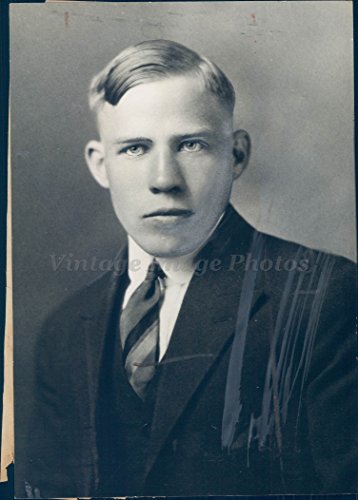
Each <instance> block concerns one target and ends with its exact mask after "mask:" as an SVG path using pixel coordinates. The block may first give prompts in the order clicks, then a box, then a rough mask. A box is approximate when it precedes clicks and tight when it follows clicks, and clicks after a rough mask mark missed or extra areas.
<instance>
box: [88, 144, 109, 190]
mask: <svg viewBox="0 0 358 500" xmlns="http://www.w3.org/2000/svg"><path fill="white" fill-rule="evenodd" d="M104 156H105V155H104V147H103V144H102V143H101V142H99V141H90V142H89V143H88V144H87V146H86V148H85V158H86V162H87V166H88V168H89V170H90V172H91V174H92V176H93V177H94V179H95V180H96V181H97V182H98V184H99V185H100V186H102V187H103V188H108V187H109V181H108V177H107V171H106V166H105V162H104Z"/></svg>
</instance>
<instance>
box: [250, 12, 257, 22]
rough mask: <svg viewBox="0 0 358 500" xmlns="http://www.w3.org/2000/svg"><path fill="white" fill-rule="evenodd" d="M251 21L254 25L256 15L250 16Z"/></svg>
mask: <svg viewBox="0 0 358 500" xmlns="http://www.w3.org/2000/svg"><path fill="white" fill-rule="evenodd" d="M251 20H252V22H253V23H256V14H251Z"/></svg>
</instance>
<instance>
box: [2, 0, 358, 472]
mask: <svg viewBox="0 0 358 500" xmlns="http://www.w3.org/2000/svg"><path fill="white" fill-rule="evenodd" d="M152 38H168V39H172V40H175V41H178V42H181V43H184V44H187V45H189V46H190V47H191V48H193V49H195V50H197V51H199V52H201V53H203V54H205V55H206V56H208V57H209V58H212V59H213V60H214V61H215V62H217V63H218V64H219V65H220V66H221V68H222V69H223V70H224V71H225V72H226V73H227V75H228V76H229V78H231V80H232V81H233V82H234V83H235V85H236V90H237V95H238V106H237V111H236V122H237V125H238V126H240V127H242V128H245V129H247V130H248V131H249V133H250V134H251V137H252V142H253V154H252V160H251V163H250V166H249V168H248V170H247V172H246V173H245V174H244V176H243V177H242V178H241V179H240V180H239V182H238V183H237V185H236V186H235V189H234V192H233V197H232V199H233V203H234V205H235V206H236V207H237V208H238V209H239V211H240V212H241V213H242V215H243V216H244V217H245V218H246V219H247V220H248V221H249V222H250V223H251V224H253V225H254V226H255V227H257V228H259V229H261V230H264V231H266V232H270V233H273V234H275V235H278V236H281V237H283V238H286V239H291V240H294V241H297V242H301V243H303V244H306V245H308V246H312V247H314V248H319V249H323V250H328V251H330V252H333V253H336V254H341V255H344V256H346V257H349V258H354V249H355V239H354V228H355V223H354V212H355V205H354V200H355V196H354V167H353V83H352V82H353V68H352V64H353V63H352V6H351V3H350V2H334V1H332V2H325V1H322V2H277V3H276V2H195V3H190V2H186V3H180V2H170V3H169V2H168V3H164V2H161V3H152V4H149V3H118V4H115V3H107V4H93V3H92V4H89V3H86V2H78V3H77V2H62V3H48V4H42V5H41V4H13V5H11V98H12V101H11V141H12V161H11V168H12V182H13V263H14V275H13V278H14V312H15V314H14V325H15V389H16V393H15V398H16V405H15V409H16V442H17V447H18V449H17V463H18V465H19V466H20V465H21V461H22V460H23V458H24V453H25V452H24V446H23V443H24V435H25V434H26V432H27V422H28V415H29V413H30V411H31V406H32V393H33V366H34V343H35V340H36V335H37V332H38V330H39V327H40V324H41V323H42V321H43V319H44V317H45V316H46V315H47V314H48V312H49V311H50V310H51V309H52V308H53V307H55V306H56V304H58V303H59V302H60V301H61V300H62V299H63V298H64V297H65V296H66V295H68V294H69V293H70V292H72V291H74V290H76V289H78V288H80V287H81V286H82V285H83V284H84V283H87V282H90V281H91V280H93V279H94V278H95V277H96V276H97V275H98V274H100V273H101V268H102V270H105V268H106V261H105V259H111V258H113V257H114V256H115V255H116V253H117V249H118V246H119V244H120V242H121V241H123V237H124V235H123V231H122V230H121V229H120V227H119V225H118V223H117V220H116V218H115V216H114V215H113V213H112V208H111V204H110V199H109V196H108V192H106V191H104V190H101V189H100V188H99V187H98V186H97V185H96V184H95V183H94V181H93V180H92V178H91V177H90V175H89V173H88V172H87V170H86V165H85V162H84V159H83V149H84V145H85V143H86V141H87V140H88V139H90V138H94V137H96V131H95V127H94V123H93V121H92V117H91V116H90V114H89V112H88V109H87V100H86V92H87V88H88V83H89V80H90V78H91V77H92V75H93V74H94V73H96V72H97V71H98V70H100V69H101V68H102V67H103V66H104V64H105V63H107V62H108V61H109V60H110V59H111V58H112V57H114V56H115V55H116V54H117V53H118V52H119V51H120V50H122V49H123V48H125V47H126V46H128V45H129V44H133V43H137V42H139V41H142V40H145V39H152ZM178 106H180V103H178ZM75 259H77V260H78V259H87V263H91V264H92V270H91V269H88V270H84V269H83V267H82V266H80V269H79V270H77V271H76V270H74V268H76V264H75ZM99 261H101V264H100V263H99ZM93 262H95V264H93Z"/></svg>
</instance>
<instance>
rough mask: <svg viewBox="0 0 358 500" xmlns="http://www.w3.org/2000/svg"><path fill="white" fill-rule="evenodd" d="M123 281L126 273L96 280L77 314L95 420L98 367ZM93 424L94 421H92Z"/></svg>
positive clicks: (123, 257)
mask: <svg viewBox="0 0 358 500" xmlns="http://www.w3.org/2000/svg"><path fill="white" fill-rule="evenodd" d="M117 257H118V259H119V261H120V262H125V260H126V259H127V248H126V247H125V246H123V247H122V248H121V249H120V251H119V253H118V255H117ZM125 281H126V274H125V273H121V272H119V271H112V272H109V273H106V274H105V275H104V276H102V277H101V278H99V280H98V282H97V284H96V285H97V286H95V287H93V285H92V286H91V289H92V290H93V292H94V293H92V295H91V297H89V298H88V300H87V302H86V304H85V305H84V307H83V308H82V310H81V311H80V318H81V320H82V322H83V328H84V351H85V352H84V359H85V363H86V369H87V376H88V379H87V380H88V384H87V387H88V388H89V405H90V408H91V410H93V419H94V418H95V411H96V404H97V400H98V391H99V384H100V383H101V367H102V364H103V361H104V357H105V346H106V339H107V337H108V333H109V332H110V331H111V326H112V323H113V321H114V320H115V318H116V317H117V314H118V308H117V301H118V297H119V296H120V295H121V294H120V289H121V287H122V285H123V284H124V283H125ZM93 423H94V422H93Z"/></svg>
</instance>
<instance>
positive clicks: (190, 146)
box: [180, 141, 204, 153]
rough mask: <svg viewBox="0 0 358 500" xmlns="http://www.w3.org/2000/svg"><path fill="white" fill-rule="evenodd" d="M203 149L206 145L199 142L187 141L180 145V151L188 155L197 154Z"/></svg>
mask: <svg viewBox="0 0 358 500" xmlns="http://www.w3.org/2000/svg"><path fill="white" fill-rule="evenodd" d="M203 148H204V144H203V143H202V142H199V141H185V142H183V143H182V144H181V145H180V150H181V151H186V152H188V153H197V152H199V151H201V150H202V149H203Z"/></svg>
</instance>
